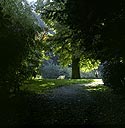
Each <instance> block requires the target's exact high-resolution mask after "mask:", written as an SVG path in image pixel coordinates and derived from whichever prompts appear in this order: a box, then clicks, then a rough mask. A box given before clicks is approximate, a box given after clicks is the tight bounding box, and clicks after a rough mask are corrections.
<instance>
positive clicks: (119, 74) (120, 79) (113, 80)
mask: <svg viewBox="0 0 125 128" xmlns="http://www.w3.org/2000/svg"><path fill="white" fill-rule="evenodd" d="M102 66H103V67H102V70H101V71H102V79H103V81H104V83H105V85H106V86H109V87H111V88H113V89H114V90H119V89H122V91H124V90H125V79H124V78H125V71H124V69H125V65H124V63H123V62H120V60H119V61H118V59H114V60H111V61H106V62H104V63H103V64H102Z"/></svg>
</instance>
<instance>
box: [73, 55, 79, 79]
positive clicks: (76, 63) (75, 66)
mask: <svg viewBox="0 0 125 128" xmlns="http://www.w3.org/2000/svg"><path fill="white" fill-rule="evenodd" d="M79 62H80V58H75V56H72V79H80V66H79Z"/></svg>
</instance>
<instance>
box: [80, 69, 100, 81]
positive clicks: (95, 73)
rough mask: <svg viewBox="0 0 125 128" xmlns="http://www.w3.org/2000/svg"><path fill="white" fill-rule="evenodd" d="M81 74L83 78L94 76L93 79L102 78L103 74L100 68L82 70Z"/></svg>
mask: <svg viewBox="0 0 125 128" xmlns="http://www.w3.org/2000/svg"><path fill="white" fill-rule="evenodd" d="M80 75H81V78H90V79H91V78H92V79H98V78H99V79H100V78H101V74H100V71H99V70H97V69H96V70H92V71H89V72H83V71H81V72H80Z"/></svg>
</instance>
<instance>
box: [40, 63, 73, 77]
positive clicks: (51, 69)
mask: <svg viewBox="0 0 125 128" xmlns="http://www.w3.org/2000/svg"><path fill="white" fill-rule="evenodd" d="M40 71H41V75H42V77H43V78H48V79H57V78H58V77H59V76H61V75H64V76H65V78H70V77H71V69H70V68H62V67H61V66H59V65H57V64H54V63H52V62H48V63H46V64H43V65H42V67H41V69H40Z"/></svg>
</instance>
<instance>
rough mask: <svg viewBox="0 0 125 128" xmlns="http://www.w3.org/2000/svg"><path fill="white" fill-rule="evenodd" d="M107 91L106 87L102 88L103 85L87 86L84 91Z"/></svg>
mask: <svg viewBox="0 0 125 128" xmlns="http://www.w3.org/2000/svg"><path fill="white" fill-rule="evenodd" d="M106 89H107V87H105V86H103V85H97V86H95V85H94V86H87V87H86V90H88V91H105V90H106Z"/></svg>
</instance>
